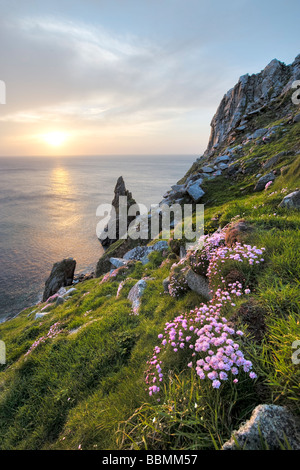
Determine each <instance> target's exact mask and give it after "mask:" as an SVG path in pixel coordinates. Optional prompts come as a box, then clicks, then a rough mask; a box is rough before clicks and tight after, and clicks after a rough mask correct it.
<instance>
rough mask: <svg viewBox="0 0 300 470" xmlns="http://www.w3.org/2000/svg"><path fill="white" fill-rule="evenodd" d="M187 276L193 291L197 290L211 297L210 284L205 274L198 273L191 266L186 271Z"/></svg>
mask: <svg viewBox="0 0 300 470" xmlns="http://www.w3.org/2000/svg"><path fill="white" fill-rule="evenodd" d="M185 278H186V281H187V285H188V286H189V288H190V289H191V290H192V291H194V292H196V293H197V294H199V295H201V296H202V297H204V298H205V299H207V300H209V299H210V298H211V292H210V288H209V284H208V282H207V280H206V279H205V278H204V277H203V276H200V275H199V274H196V273H195V272H194V271H193V270H192V269H191V268H189V269H187V271H186V272H185Z"/></svg>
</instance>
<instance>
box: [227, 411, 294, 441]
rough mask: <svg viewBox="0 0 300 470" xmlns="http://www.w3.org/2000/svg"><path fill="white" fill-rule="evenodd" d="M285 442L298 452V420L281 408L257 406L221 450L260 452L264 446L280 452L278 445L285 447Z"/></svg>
mask: <svg viewBox="0 0 300 470" xmlns="http://www.w3.org/2000/svg"><path fill="white" fill-rule="evenodd" d="M286 441H287V442H288V444H289V446H290V447H291V448H292V450H300V427H299V420H298V419H296V418H295V417H294V416H293V415H292V414H291V413H290V412H289V411H288V410H287V408H285V407H283V406H276V405H259V406H257V407H256V408H255V409H254V411H253V413H252V415H251V418H250V419H249V420H248V421H246V423H245V424H244V425H243V426H241V427H240V428H239V429H238V431H235V432H234V433H233V436H232V437H231V439H230V440H229V441H227V442H226V443H225V444H224V445H223V447H222V450H237V449H244V450H262V449H263V448H264V447H263V446H266V445H267V446H268V448H269V449H270V450H281V445H280V444H282V445H286ZM236 442H237V444H236Z"/></svg>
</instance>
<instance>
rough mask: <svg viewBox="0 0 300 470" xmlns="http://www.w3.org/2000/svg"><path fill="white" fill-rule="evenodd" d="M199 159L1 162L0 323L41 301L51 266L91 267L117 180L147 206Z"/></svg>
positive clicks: (100, 251)
mask: <svg viewBox="0 0 300 470" xmlns="http://www.w3.org/2000/svg"><path fill="white" fill-rule="evenodd" d="M196 158H197V155H176V156H174V155H134V156H128V155H118V156H116V155H114V156H103V155H102V156H82V157H79V156H76V157H57V156H55V157H0V322H3V321H5V320H6V319H7V318H10V317H12V316H15V315H17V314H18V313H19V312H20V311H21V310H23V309H24V308H27V307H30V306H32V305H35V304H36V303H37V302H39V301H40V300H41V296H42V293H43V289H44V285H45V281H46V279H47V277H48V276H49V274H50V271H51V268H52V266H53V264H54V263H55V262H57V261H61V260H62V259H64V258H69V257H72V258H73V259H75V260H76V270H75V273H76V274H80V273H85V272H91V271H94V270H95V268H96V264H97V261H98V259H99V258H100V257H101V256H102V254H103V252H104V251H103V248H102V246H101V244H100V242H99V240H98V238H97V234H96V227H97V224H98V222H99V221H100V219H99V217H97V216H96V210H97V207H98V206H99V205H100V204H110V203H111V202H112V199H113V196H114V188H115V185H116V182H117V179H118V177H119V176H123V178H124V181H125V185H126V188H127V189H128V190H129V191H130V192H131V193H132V195H133V197H134V199H135V200H136V202H137V203H139V204H144V205H146V206H147V208H148V209H149V208H150V205H151V204H158V203H159V202H160V201H161V200H162V196H163V194H164V193H165V192H166V191H167V190H168V189H170V186H171V185H173V184H175V183H176V182H177V181H178V180H179V179H180V178H182V177H183V176H184V174H185V173H186V172H187V170H188V169H189V168H190V166H191V164H192V163H193V162H194V161H195V159H196Z"/></svg>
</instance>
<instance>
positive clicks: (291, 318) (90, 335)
mask: <svg viewBox="0 0 300 470" xmlns="http://www.w3.org/2000/svg"><path fill="white" fill-rule="evenodd" d="M272 119H273V123H274V122H276V119H277V121H278V118H276V119H275V117H274V115H273V114H272V113H271V112H270V113H269V115H268V117H267V121H265V125H271V124H272ZM257 123H259V124H260V126H259V127H262V125H263V124H264V121H263V116H259V117H258V118H257ZM254 124H255V123H254ZM254 124H253V125H254ZM257 127H258V126H257ZM287 127H288V132H286V133H285V134H284V133H278V135H277V137H276V139H275V140H274V141H272V142H270V143H269V144H266V145H263V146H259V145H257V146H248V147H247V148H246V150H245V151H244V154H243V155H241V156H240V160H237V161H238V162H239V163H240V164H241V165H245V168H246V167H247V165H249V161H250V160H251V159H253V158H254V159H255V160H254V164H253V165H252V164H251V165H250V166H249V168H251V171H250V172H247V173H245V174H238V175H237V176H236V178H235V179H232V178H231V179H227V178H226V177H223V176H222V177H218V178H216V179H215V180H211V181H208V182H207V183H206V184H205V188H204V187H203V188H204V190H205V193H206V194H205V197H204V200H203V202H204V203H205V233H211V232H213V231H214V230H216V228H218V227H219V226H220V227H224V226H226V225H227V224H228V223H230V222H231V221H232V220H235V219H236V218H243V219H244V220H245V221H246V223H247V224H248V225H249V226H251V228H252V230H251V231H250V232H249V233H248V234H247V242H248V243H250V244H252V245H256V246H258V247H265V253H264V258H265V261H264V263H262V264H261V265H259V268H258V267H257V268H255V269H251V270H249V269H248V268H247V269H246V268H240V267H239V266H236V265H234V263H231V264H230V263H228V264H226V265H224V267H223V268H222V269H223V274H224V275H226V274H228V273H229V272H230V271H231V270H232V269H236V268H238V269H241V273H242V275H243V276H244V278H245V279H246V281H247V283H248V284H249V285H251V291H252V293H251V295H250V297H249V302H253V303H254V304H255V306H256V308H258V309H259V311H260V312H261V316H262V317H263V319H264V323H265V332H264V334H263V335H262V340H261V341H259V342H257V341H255V339H253V337H252V336H251V331H250V328H249V332H247V324H246V323H245V322H244V323H243V321H242V320H243V319H241V321H242V323H243V328H245V331H246V335H245V337H244V339H243V344H242V347H243V352H244V354H245V356H247V357H248V358H249V359H250V360H251V361H252V362H253V365H254V370H255V371H256V373H257V375H258V378H257V379H256V380H255V381H253V380H250V379H249V378H248V377H246V375H245V377H242V378H241V379H240V380H239V383H238V384H237V386H235V387H233V386H232V384H230V383H229V382H228V383H224V384H223V385H222V387H221V388H220V389H218V390H214V389H212V388H211V387H209V384H207V383H206V382H203V381H202V382H201V383H200V382H199V381H198V380H197V377H195V376H194V375H191V370H190V369H188V370H186V369H185V368H184V367H183V365H182V364H183V362H180V361H178V360H177V359H174V357H172V356H171V355H170V356H169V357H168V361H167V364H168V376H169V380H167V381H166V383H165V389H164V394H163V399H162V400H161V402H157V401H156V400H155V399H152V398H150V397H149V396H148V394H147V392H146V390H145V383H144V372H145V370H146V368H147V366H146V363H147V360H148V359H149V357H151V355H152V352H153V348H154V346H155V345H156V344H157V335H158V334H159V333H161V332H163V329H164V325H165V323H166V322H167V321H171V320H172V319H173V318H174V317H175V316H177V315H178V314H180V313H184V312H186V311H188V310H190V309H192V308H194V307H195V306H198V305H199V304H200V303H201V302H202V301H203V299H201V298H200V297H199V296H198V295H197V294H196V293H194V292H191V291H189V292H187V293H186V294H185V295H184V296H183V297H181V298H179V299H177V298H174V297H171V296H169V295H166V294H164V293H163V285H162V281H163V280H164V279H165V278H166V277H167V276H168V275H169V271H170V267H171V265H172V264H173V263H174V260H175V259H176V256H175V255H174V253H173V254H172V255H171V254H170V252H169V253H167V256H168V258H165V257H164V256H163V255H162V253H152V254H151V255H150V257H149V259H150V262H149V263H148V264H146V265H143V264H142V263H141V262H137V263H135V264H133V265H132V266H130V267H129V268H128V269H127V270H126V269H125V270H123V271H120V273H119V274H118V275H117V277H113V278H111V279H109V280H108V281H106V282H103V283H101V280H102V278H103V276H102V270H104V271H105V269H104V268H105V266H106V264H105V263H107V259H105V260H104V261H102V262H101V263H100V264H99V273H101V276H100V277H98V278H96V279H92V280H89V281H85V282H83V283H79V284H77V286H76V289H77V290H76V292H74V293H73V295H72V297H71V298H70V299H69V300H68V301H67V302H65V303H64V304H63V305H61V306H57V307H55V306H53V308H52V310H51V311H49V312H48V313H47V315H45V316H44V317H42V318H39V319H35V314H36V312H37V307H32V308H29V309H27V310H25V311H23V312H22V313H21V314H20V315H19V316H17V317H16V318H14V319H12V320H9V321H7V322H5V323H3V324H1V325H0V339H1V340H3V341H4V342H5V344H6V352H7V362H6V364H5V365H0V448H1V449H6V450H7V449H78V447H79V446H81V448H82V449H100V450H101V449H111V450H113V449H139V450H142V449H149V450H156V449H170V450H171V449H176V450H178V449H185V450H201V449H220V448H221V447H222V445H223V443H224V442H225V441H226V440H227V439H229V438H230V436H231V433H232V431H233V430H234V429H237V427H238V426H239V425H240V424H241V423H242V422H243V421H245V420H246V419H247V418H249V416H250V415H251V412H252V410H253V409H254V408H255V406H256V405H258V404H260V403H275V404H283V405H286V406H288V407H289V408H290V409H291V410H293V412H294V413H295V414H297V415H299V414H300V407H299V392H300V390H299V374H300V365H299V364H297V363H294V362H293V361H292V354H293V352H295V350H294V349H293V347H292V346H293V343H294V342H295V341H296V340H300V321H299V318H300V317H299V313H300V289H299V287H300V286H299V280H300V263H299V242H300V240H299V238H300V235H299V233H300V232H299V228H300V213H299V211H297V210H292V209H288V210H287V209H284V208H279V207H278V205H279V203H280V202H281V200H282V198H283V197H284V195H285V194H288V193H289V192H291V191H294V190H295V189H296V188H297V187H299V175H300V157H299V156H297V155H292V154H290V155H287V156H285V157H284V158H283V160H281V161H280V165H279V166H278V167H275V170H276V171H277V178H276V180H275V182H274V183H273V185H271V187H270V188H269V189H268V191H262V192H259V193H255V192H253V188H254V185H255V181H256V175H257V174H258V173H260V172H261V168H262V167H261V163H262V162H264V161H265V160H266V156H267V157H271V156H273V155H275V154H276V153H279V152H281V151H283V150H285V151H286V150H289V151H290V152H293V151H296V150H297V148H298V147H299V137H298V135H299V129H300V127H299V124H296V125H293V126H290V127H289V126H287ZM284 166H286V167H287V168H286V169H285V170H284V171H280V168H281V167H284ZM197 168H198V165H197V164H195V165H194V166H193V167H192V168H191V170H190V172H189V174H192V173H193V172H195V171H197ZM123 244H124V242H122V243H121V242H120V243H117V244H116V247H115V249H116V250H117V251H115V252H114V248H113V247H111V248H110V250H109V256H112V255H113V254H116V253H119V254H120V253H122V251H120V250H123V249H124V250H125V248H124V246H123ZM120 256H122V254H121V255H120ZM142 277H147V288H146V290H145V293H144V295H143V297H142V302H141V308H140V312H139V315H137V316H136V315H132V314H131V304H130V302H129V300H128V299H127V296H128V293H129V290H130V289H131V287H132V286H133V285H134V284H135V283H136V282H137V281H138V280H139V279H141V278H142ZM121 281H125V283H124V286H123V288H122V290H121V292H120V295H119V297H118V298H117V297H116V294H117V291H118V287H119V284H120V282H121ZM241 307H242V301H240V302H237V306H236V310H238V309H240V308H241ZM234 313H236V312H235V311H234V309H229V310H228V311H227V312H226V314H227V315H228V318H229V319H230V318H233V316H232V315H233V314H234ZM56 322H59V329H61V330H62V331H61V332H60V333H59V334H58V335H57V336H55V337H53V338H52V339H51V338H48V339H46V340H45V341H44V342H41V343H40V344H39V345H38V346H37V347H36V348H35V349H34V350H33V351H32V352H31V353H30V354H28V355H26V352H27V351H28V350H29V348H30V347H31V346H32V344H33V343H34V342H35V341H37V340H38V339H39V338H41V337H43V336H45V335H47V333H48V331H49V329H50V327H51V326H52V325H53V324H54V323H56ZM252 326H253V325H252ZM254 327H255V325H254Z"/></svg>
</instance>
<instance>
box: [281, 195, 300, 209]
mask: <svg viewBox="0 0 300 470" xmlns="http://www.w3.org/2000/svg"><path fill="white" fill-rule="evenodd" d="M279 207H286V208H287V209H299V208H300V191H294V192H292V193H290V194H287V195H286V196H285V197H284V198H283V200H282V201H281V203H280V204H279Z"/></svg>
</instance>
